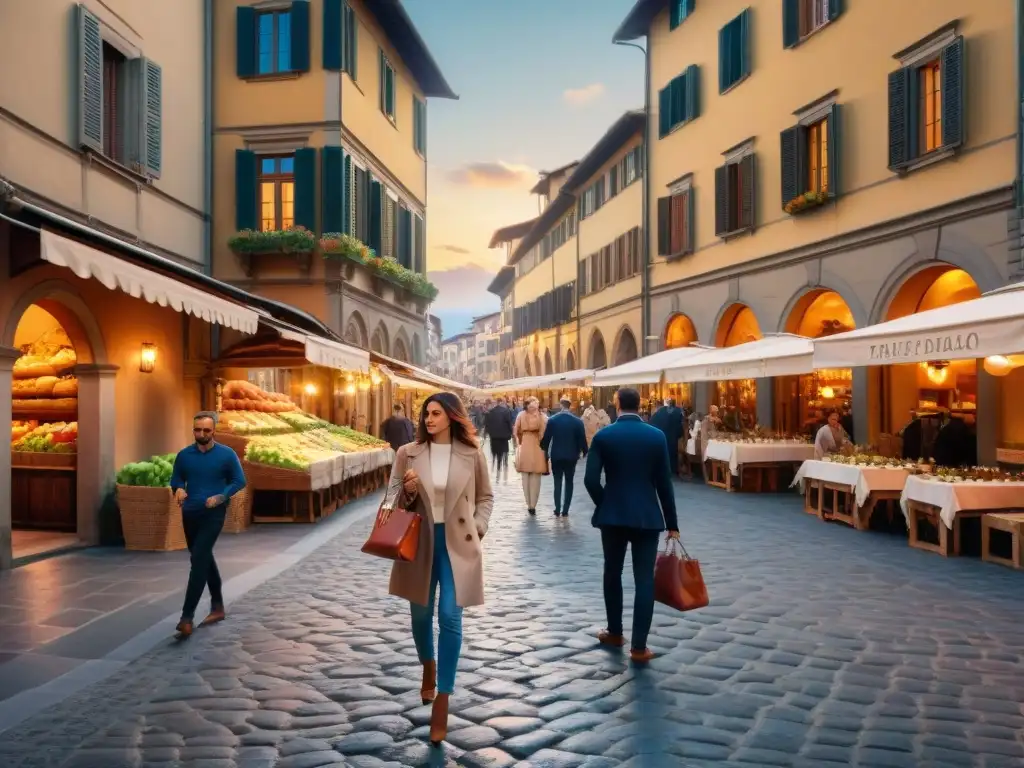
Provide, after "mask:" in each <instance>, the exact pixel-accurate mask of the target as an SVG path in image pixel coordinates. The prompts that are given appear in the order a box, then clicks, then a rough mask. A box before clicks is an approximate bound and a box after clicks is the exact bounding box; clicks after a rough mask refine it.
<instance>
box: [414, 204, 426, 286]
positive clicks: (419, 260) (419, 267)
mask: <svg viewBox="0 0 1024 768" xmlns="http://www.w3.org/2000/svg"><path fill="white" fill-rule="evenodd" d="M412 220H413V231H412V236H413V244H412V253H413V271H414V272H417V273H419V274H421V275H424V274H426V272H427V241H426V236H427V228H426V226H425V225H424V222H423V217H422V216H420V215H419V214H413V217H412Z"/></svg>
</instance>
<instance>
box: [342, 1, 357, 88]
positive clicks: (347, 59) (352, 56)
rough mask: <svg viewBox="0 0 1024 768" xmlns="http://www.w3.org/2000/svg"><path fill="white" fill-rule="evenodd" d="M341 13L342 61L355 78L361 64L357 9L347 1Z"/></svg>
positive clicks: (350, 75) (346, 69) (350, 74)
mask: <svg viewBox="0 0 1024 768" xmlns="http://www.w3.org/2000/svg"><path fill="white" fill-rule="evenodd" d="M341 15H342V19H343V23H344V31H343V33H342V44H343V45H344V50H343V52H342V61H343V62H344V65H345V71H346V72H348V74H349V77H351V78H352V79H353V80H355V79H356V76H357V70H358V64H359V22H358V20H357V19H356V14H355V11H353V10H352V7H351V6H350V5H349V4H348V3H347V2H346V3H345V4H344V6H343V7H342V9H341Z"/></svg>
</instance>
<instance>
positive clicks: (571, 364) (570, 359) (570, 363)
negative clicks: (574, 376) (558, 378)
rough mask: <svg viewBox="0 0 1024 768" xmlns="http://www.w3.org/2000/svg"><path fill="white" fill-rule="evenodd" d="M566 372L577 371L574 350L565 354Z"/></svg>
mask: <svg viewBox="0 0 1024 768" xmlns="http://www.w3.org/2000/svg"><path fill="white" fill-rule="evenodd" d="M565 370H566V371H575V370H576V353H575V352H574V351H573V350H571V349H570V350H569V351H568V352H566V353H565Z"/></svg>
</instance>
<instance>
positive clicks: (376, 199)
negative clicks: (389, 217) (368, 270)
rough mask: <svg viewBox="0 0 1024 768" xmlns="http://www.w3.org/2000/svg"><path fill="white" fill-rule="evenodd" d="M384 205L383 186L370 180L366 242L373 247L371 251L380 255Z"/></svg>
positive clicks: (374, 180)
mask: <svg viewBox="0 0 1024 768" xmlns="http://www.w3.org/2000/svg"><path fill="white" fill-rule="evenodd" d="M383 207H384V188H383V187H382V186H381V183H380V182H379V181H377V180H376V179H371V180H370V206H369V211H368V214H369V218H368V223H369V227H368V228H369V230H370V231H369V232H368V233H367V238H366V244H367V245H368V246H370V248H372V249H373V252H374V253H375V254H376V255H378V256H380V255H382V251H381V246H382V245H383V242H382V236H383V232H382V224H383V221H382V219H383Z"/></svg>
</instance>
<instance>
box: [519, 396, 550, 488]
mask: <svg viewBox="0 0 1024 768" xmlns="http://www.w3.org/2000/svg"><path fill="white" fill-rule="evenodd" d="M547 425H548V419H547V416H545V415H544V414H543V413H537V414H531V413H530V412H529V411H523V412H522V413H520V414H519V415H518V416H516V423H515V427H514V428H513V430H512V434H514V435H515V438H516V440H517V441H518V443H519V446H518V448H517V450H516V472H521V473H523V474H531V473H532V474H536V475H545V474H547V472H548V457H547V456H545V455H544V451H543V450H542V449H541V447H540V441H541V438H542V437H544V429H545V427H547Z"/></svg>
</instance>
